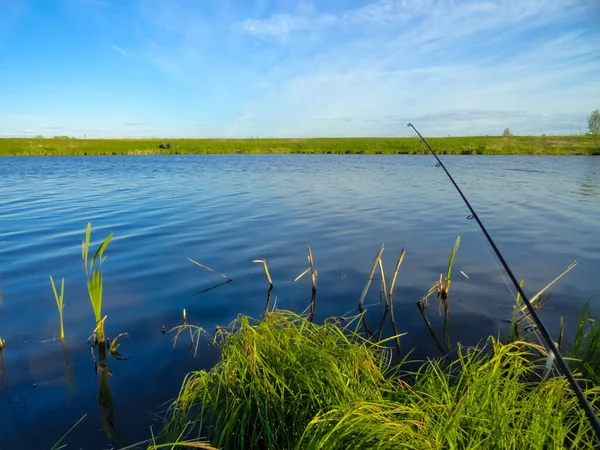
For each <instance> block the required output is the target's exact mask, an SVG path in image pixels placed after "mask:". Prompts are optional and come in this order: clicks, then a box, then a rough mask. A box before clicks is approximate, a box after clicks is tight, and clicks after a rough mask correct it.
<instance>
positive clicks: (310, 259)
mask: <svg viewBox="0 0 600 450" xmlns="http://www.w3.org/2000/svg"><path fill="white" fill-rule="evenodd" d="M307 258H308V269H306V270H305V271H304V272H302V273H301V274H300V275H298V276H297V277H296V279H295V280H294V283H295V282H296V281H298V280H299V279H300V278H302V277H303V276H304V275H306V274H307V273H308V272H310V279H311V283H312V288H313V290H314V289H317V275H318V274H317V269H315V262H314V260H313V255H312V250H311V249H310V247H308V255H307Z"/></svg>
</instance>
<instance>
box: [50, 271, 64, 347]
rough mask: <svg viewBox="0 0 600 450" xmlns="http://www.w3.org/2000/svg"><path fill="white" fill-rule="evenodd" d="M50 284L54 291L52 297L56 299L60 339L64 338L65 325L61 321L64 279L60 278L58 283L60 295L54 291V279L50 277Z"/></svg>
mask: <svg viewBox="0 0 600 450" xmlns="http://www.w3.org/2000/svg"><path fill="white" fill-rule="evenodd" d="M50 284H51V285H52V291H53V292H54V298H55V300H56V306H57V307H58V316H59V318H60V338H61V339H62V340H64V339H65V326H64V323H63V310H64V308H65V304H64V300H65V279H64V278H63V279H62V280H61V284H60V295H58V292H56V286H55V285H54V280H53V279H52V277H50Z"/></svg>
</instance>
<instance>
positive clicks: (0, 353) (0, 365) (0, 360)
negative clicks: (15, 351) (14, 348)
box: [0, 348, 11, 403]
mask: <svg viewBox="0 0 600 450" xmlns="http://www.w3.org/2000/svg"><path fill="white" fill-rule="evenodd" d="M0 383H1V384H2V390H3V391H4V393H5V395H6V402H7V403H11V399H10V390H9V388H8V375H7V374H6V366H5V364H4V349H3V348H0Z"/></svg>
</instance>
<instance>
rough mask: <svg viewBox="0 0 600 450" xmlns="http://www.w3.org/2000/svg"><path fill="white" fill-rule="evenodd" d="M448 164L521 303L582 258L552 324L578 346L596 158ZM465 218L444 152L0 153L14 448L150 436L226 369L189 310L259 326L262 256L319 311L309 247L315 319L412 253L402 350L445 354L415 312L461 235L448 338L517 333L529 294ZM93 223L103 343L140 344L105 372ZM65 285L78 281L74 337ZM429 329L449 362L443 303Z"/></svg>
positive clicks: (0, 409) (286, 289) (402, 275)
mask: <svg viewBox="0 0 600 450" xmlns="http://www.w3.org/2000/svg"><path fill="white" fill-rule="evenodd" d="M443 158H444V161H445V162H446V164H447V167H448V169H449V170H450V171H451V173H452V174H453V175H454V176H455V178H456V180H457V182H458V183H459V185H460V186H461V187H462V188H463V189H464V191H465V193H466V195H467V197H468V198H469V199H470V201H471V202H472V204H473V206H474V207H475V209H476V210H477V212H478V213H479V216H480V218H481V219H482V221H483V222H484V224H485V225H486V226H487V227H488V229H489V231H490V233H491V235H492V236H493V237H494V239H495V240H496V242H497V244H498V246H499V248H500V250H501V251H502V252H503V254H504V256H505V258H506V260H507V261H508V263H509V264H510V265H511V267H512V269H513V271H514V273H515V274H516V276H517V277H518V278H519V279H521V278H524V279H525V290H526V292H528V293H535V292H537V291H538V290H540V289H541V288H543V287H544V286H545V285H546V284H547V283H549V282H550V281H552V279H554V278H555V277H556V276H558V275H559V274H560V273H561V272H562V271H563V270H564V269H565V268H567V266H569V264H570V263H571V262H572V261H574V260H576V261H577V263H578V264H577V266H576V267H575V268H574V269H573V270H571V271H570V272H569V273H568V274H567V275H565V277H564V278H562V279H561V280H560V281H559V282H558V283H557V284H556V285H554V286H553V287H552V289H551V291H552V296H551V297H550V299H549V300H548V303H547V305H546V306H544V307H543V309H542V310H541V316H542V318H543V319H544V320H545V322H546V324H547V326H548V328H549V329H550V330H551V332H552V333H554V334H555V335H558V330H559V321H560V317H563V318H564V320H565V324H566V336H565V337H566V338H567V339H568V338H569V336H570V335H572V332H571V331H572V329H573V326H574V324H575V322H576V319H577V316H578V314H579V311H580V309H581V307H582V305H583V304H584V302H585V301H586V300H587V299H588V298H590V297H592V296H594V295H595V294H596V291H597V286H598V280H597V277H598V273H600V226H598V224H600V158H598V157H546V156H536V157H512V156H501V157H492V156H448V157H443ZM467 216H468V210H467V209H466V207H465V206H464V204H463V203H462V201H461V199H460V197H459V196H458V194H457V193H456V191H455V190H454V188H453V187H452V185H451V184H450V182H449V181H448V179H447V178H446V176H445V174H444V173H443V171H442V169H440V168H436V167H435V161H434V160H433V158H432V157H430V156H410V155H397V156H395V155H389V156H388V155H372V156H367V155H344V156H341V155H335V156H334V155H206V156H192V155H190V156H144V157H127V156H123V157H53V158H45V157H36V158H25V157H22V158H2V159H0V290H1V293H2V303H1V306H0V336H1V337H2V338H4V339H5V340H6V348H5V349H4V350H3V351H2V353H1V357H2V358H1V366H0V368H1V371H0V423H2V427H1V428H0V448H1V449H16V448H50V447H51V446H52V445H53V444H54V443H55V442H57V441H58V440H59V439H60V437H61V436H62V435H63V434H64V433H65V432H66V431H67V430H69V428H71V427H72V426H73V425H74V424H75V423H76V422H77V421H78V420H79V419H80V418H82V417H84V416H85V418H84V419H83V420H82V421H81V422H80V423H79V425H78V426H77V427H76V428H75V429H74V430H73V431H72V433H71V434H70V435H69V436H68V438H67V439H66V440H65V443H67V444H68V447H67V448H84V449H101V448H107V447H109V446H110V445H113V446H115V447H117V448H118V447H121V446H124V445H126V444H133V443H135V442H137V441H141V440H144V439H147V438H148V437H149V436H150V427H151V426H152V427H153V430H154V431H155V432H157V431H158V430H159V429H160V414H161V412H162V411H164V409H165V408H166V406H167V403H166V402H168V401H169V400H170V399H172V398H173V397H175V396H176V395H177V392H178V389H179V387H180V384H181V381H182V379H183V376H184V375H185V374H186V373H187V372H188V371H190V370H194V369H202V368H206V369H207V368H210V367H211V366H212V365H214V364H215V362H216V361H217V360H218V357H219V354H218V351H217V350H216V349H215V348H214V347H213V346H212V344H211V342H210V341H209V339H203V340H201V342H200V345H199V347H198V351H197V354H194V353H195V352H194V350H193V349H191V348H190V339H189V335H186V334H182V335H181V336H180V339H179V340H178V341H177V343H176V344H175V345H174V342H173V337H174V335H175V334H174V332H170V330H172V329H173V327H176V326H178V325H181V324H182V321H183V318H182V311H183V309H185V310H186V314H187V322H188V323H192V324H195V325H198V326H201V327H203V328H204V329H205V330H207V331H208V332H210V333H212V332H213V331H214V330H215V327H216V326H226V325H228V324H229V323H230V322H231V321H232V320H233V319H235V318H236V316H237V315H238V314H247V315H250V316H253V317H260V315H261V314H262V313H263V312H264V308H265V302H266V298H267V293H268V288H269V285H268V282H267V280H266V277H265V273H264V270H263V267H262V265H261V264H257V263H253V262H252V261H253V260H256V259H266V260H267V262H268V267H269V270H270V274H271V276H272V279H273V282H274V285H275V286H274V288H273V290H272V292H271V293H270V302H271V303H270V305H271V307H277V308H282V309H290V310H293V311H296V312H302V311H304V310H305V309H306V308H307V307H308V306H309V302H310V299H311V282H310V277H303V278H301V279H300V280H298V281H296V282H294V279H295V278H296V277H297V276H298V275H299V274H300V273H302V272H303V271H304V270H305V269H306V268H307V267H308V262H307V257H306V255H307V247H308V246H310V247H311V250H312V252H313V256H314V263H315V267H316V269H317V271H318V287H317V296H316V315H315V320H316V321H322V320H323V319H324V318H326V317H328V316H333V315H335V316H339V315H344V314H348V315H353V314H356V305H357V302H358V299H359V298H360V295H361V293H362V290H363V287H364V285H365V283H366V281H367V279H368V277H369V272H370V270H371V266H372V264H373V260H374V258H375V255H376V253H377V251H378V249H379V246H380V245H381V244H382V243H385V251H384V253H383V262H384V268H385V272H386V276H391V274H392V272H393V269H394V266H395V264H396V260H397V258H398V254H399V252H400V250H401V249H402V248H404V249H405V250H406V256H405V258H404V262H403V264H402V267H401V269H400V272H399V275H398V281H397V283H396V288H395V292H394V309H395V316H396V322H397V325H398V329H399V331H400V332H406V333H407V334H406V335H405V336H403V337H402V349H403V351H404V352H406V351H408V350H410V349H414V352H413V353H412V354H411V358H417V359H418V358H424V357H428V356H438V355H440V354H441V353H440V349H439V348H438V345H437V344H436V343H435V341H434V340H433V339H432V337H431V333H430V330H429V329H428V328H427V327H426V326H425V321H424V320H423V318H422V317H421V315H420V313H419V310H418V308H417V307H416V305H415V303H416V302H417V301H418V300H419V298H420V297H421V296H423V295H424V294H425V293H426V292H427V290H428V289H429V288H430V287H431V286H432V284H433V283H434V282H435V281H436V280H437V279H439V276H440V273H445V271H446V269H447V264H448V257H449V255H450V252H451V250H452V247H453V245H454V242H455V240H456V238H457V236H459V235H460V236H461V244H460V248H459V250H458V253H457V255H456V259H455V262H454V268H453V277H452V278H453V282H452V286H451V289H450V299H449V302H450V316H449V318H448V322H447V327H446V333H447V335H448V336H449V340H450V342H451V343H455V342H461V343H463V344H465V345H474V344H476V343H478V342H479V341H481V340H482V339H484V338H486V337H487V336H488V335H489V334H494V335H497V334H498V333H501V334H505V333H506V331H507V326H508V320H509V319H510V315H511V312H512V306H513V304H514V297H513V296H512V293H511V289H509V287H508V285H507V283H506V281H505V278H506V277H505V276H504V274H503V273H502V272H501V271H500V270H499V267H498V266H497V263H495V262H494V260H493V259H492V257H491V253H490V252H491V250H490V249H489V248H488V247H487V245H484V242H483V236H482V235H481V233H480V232H479V230H478V228H477V225H476V223H475V222H474V221H469V220H467ZM88 222H91V223H92V241H93V247H94V248H95V247H96V246H97V245H98V243H99V242H101V241H102V240H103V239H104V238H105V237H106V236H107V235H108V234H109V233H111V232H112V233H114V238H113V240H112V242H111V243H110V245H109V247H108V249H107V251H106V253H105V255H106V256H107V259H106V261H105V262H104V264H103V274H104V304H103V315H106V316H107V319H106V333H107V335H109V336H112V337H115V336H117V335H118V334H120V333H128V335H127V336H123V337H121V338H120V339H119V343H120V344H121V347H120V348H119V351H120V353H121V354H122V356H123V357H125V358H129V359H127V360H123V361H119V360H117V359H114V358H111V357H109V358H108V361H107V363H108V365H109V367H110V371H111V374H110V375H107V376H105V377H100V376H99V375H97V373H96V370H95V366H94V363H95V361H94V357H93V353H92V352H91V348H90V345H89V344H88V343H87V342H86V340H87V339H88V337H89V336H90V335H91V334H92V331H93V330H94V328H95V319H94V315H93V311H92V308H91V304H90V301H89V298H88V294H87V290H86V285H85V276H84V269H83V265H82V261H81V242H82V240H83V238H84V234H85V228H86V225H87V223H88ZM188 258H192V259H194V260H196V261H198V262H200V263H202V264H204V265H206V266H208V267H211V268H213V269H214V270H216V271H218V272H221V273H224V274H225V275H227V276H228V277H230V278H232V279H233V282H231V283H227V284H224V285H221V286H219V287H216V288H215V289H210V290H207V289H208V288H210V287H212V286H214V285H216V284H219V283H221V282H222V281H224V280H223V279H222V278H221V277H220V276H219V275H217V274H215V273H212V272H209V271H207V270H204V269H202V268H200V267H198V266H197V265H194V264H192V263H191V262H190V261H189V260H188ZM461 272H463V274H461ZM388 274H389V275H388ZM50 275H52V276H53V278H54V280H55V281H58V282H59V283H60V279H61V278H64V279H65V308H64V321H65V334H66V339H65V341H64V342H61V341H60V340H59V339H58V337H59V317H58V312H57V308H56V303H55V300H54V296H53V293H52V289H51V285H50V282H49V276H50ZM467 277H468V278H467ZM378 283H379V281H378V280H376V281H375V282H374V283H373V284H372V286H371V289H370V290H369V293H368V295H367V298H366V299H365V305H366V306H367V319H368V321H369V322H370V324H371V326H372V327H373V328H377V326H378V320H379V318H380V316H381V314H382V312H383V307H382V306H381V301H380V293H379V285H378ZM512 290H513V291H514V289H512ZM202 291H204V292H202ZM599 301H600V300H597V299H596V301H595V302H596V303H594V304H593V305H594V307H595V306H597V304H598V302H599ZM428 318H429V321H430V323H431V328H432V330H433V331H434V333H438V334H440V335H441V338H440V343H441V347H442V350H444V346H445V345H446V344H445V337H444V335H443V331H442V328H443V317H441V316H440V315H439V313H438V307H437V304H436V300H435V298H433V299H432V302H431V306H430V308H429V311H428ZM163 327H164V329H165V330H166V333H163V331H162V330H163ZM385 332H386V333H388V332H389V329H387V325H386V331H385Z"/></svg>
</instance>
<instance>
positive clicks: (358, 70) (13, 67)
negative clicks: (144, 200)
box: [0, 0, 600, 137]
mask: <svg viewBox="0 0 600 450" xmlns="http://www.w3.org/2000/svg"><path fill="white" fill-rule="evenodd" d="M599 74H600V2H599V1H597V0H480V1H474V0H421V1H418V0H362V1H359V0H327V1H320V2H317V1H312V2H311V1H304V0H303V1H295V0H294V1H293V0H168V1H167V0H162V1H159V0H0V105H1V106H2V108H1V109H0V136H33V135H38V134H41V135H44V136H54V135H69V136H78V137H82V136H84V135H85V134H88V135H89V136H94V137H113V136H115V137H119V136H128V137H150V136H157V137H175V136H180V137H249V136H261V137H265V136H283V137H296V136H299V137H305V136H408V135H411V133H410V130H408V129H407V128H406V126H405V125H406V122H408V121H411V122H413V123H414V124H415V125H416V126H417V127H419V128H420V129H421V131H422V132H423V133H425V134H426V135H429V136H433V135H442V136H443V135H467V134H500V133H501V132H502V130H503V129H504V128H505V127H510V129H511V130H512V131H513V132H515V133H518V134H532V133H533V134H541V133H542V132H544V133H565V134H568V133H569V132H571V133H577V132H579V130H580V129H581V130H582V131H585V128H586V125H585V118H586V116H587V115H588V114H589V113H590V112H591V111H592V110H593V109H596V108H600V75H599Z"/></svg>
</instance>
